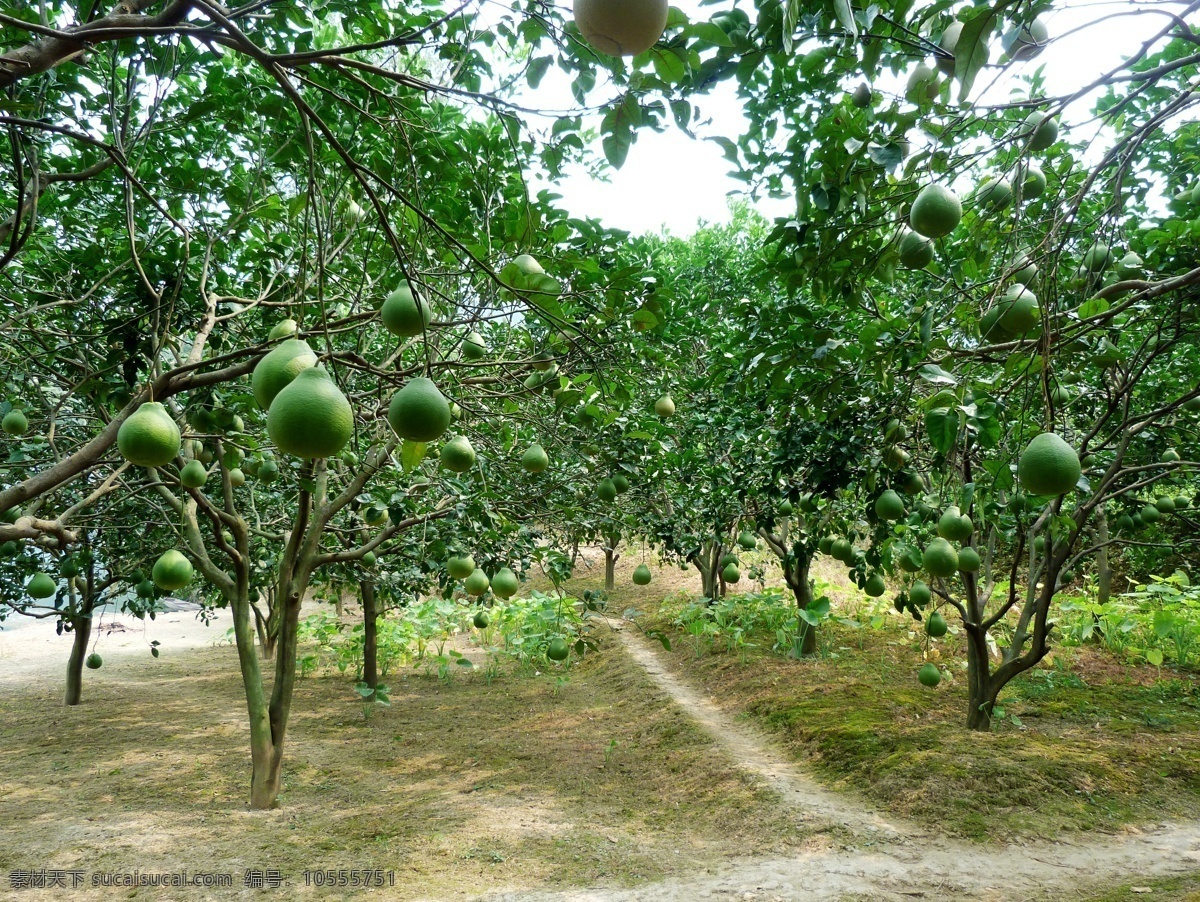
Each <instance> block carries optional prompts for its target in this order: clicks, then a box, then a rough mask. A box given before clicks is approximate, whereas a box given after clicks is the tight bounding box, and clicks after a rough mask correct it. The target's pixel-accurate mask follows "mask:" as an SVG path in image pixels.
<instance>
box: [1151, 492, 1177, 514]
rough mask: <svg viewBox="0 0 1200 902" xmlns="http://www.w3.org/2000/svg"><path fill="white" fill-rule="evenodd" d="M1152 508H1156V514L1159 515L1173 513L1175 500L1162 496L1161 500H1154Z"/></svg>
mask: <svg viewBox="0 0 1200 902" xmlns="http://www.w3.org/2000/svg"><path fill="white" fill-rule="evenodd" d="M1154 506H1155V507H1156V508H1158V512H1159V513H1160V514H1173V513H1175V499H1174V498H1169V497H1167V496H1165V495H1164V496H1163V497H1162V498H1158V499H1156V500H1155V502H1154Z"/></svg>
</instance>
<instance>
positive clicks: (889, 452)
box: [883, 445, 911, 470]
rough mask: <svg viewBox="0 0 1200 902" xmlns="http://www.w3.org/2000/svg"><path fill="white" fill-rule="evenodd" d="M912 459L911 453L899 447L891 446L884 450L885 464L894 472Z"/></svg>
mask: <svg viewBox="0 0 1200 902" xmlns="http://www.w3.org/2000/svg"><path fill="white" fill-rule="evenodd" d="M910 459H911V458H910V457H909V453H908V452H907V451H905V450H904V449H903V448H901V447H899V446H898V445H889V446H888V447H886V448H884V449H883V462H884V463H885V464H887V465H888V466H889V467H891V468H892V469H893V470H899V469H900V468H901V467H903V466H904V465H905V464H906V463H908V462H909V460H910Z"/></svg>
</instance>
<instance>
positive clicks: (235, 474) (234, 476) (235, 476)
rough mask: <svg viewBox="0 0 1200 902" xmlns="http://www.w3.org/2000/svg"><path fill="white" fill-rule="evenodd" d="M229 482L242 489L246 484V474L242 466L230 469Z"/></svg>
mask: <svg viewBox="0 0 1200 902" xmlns="http://www.w3.org/2000/svg"><path fill="white" fill-rule="evenodd" d="M229 484H230V485H231V486H232V487H233V488H235V489H240V488H241V487H242V486H244V485H245V484H246V474H245V473H244V472H242V469H241V467H234V468H233V469H232V470H230V471H229Z"/></svg>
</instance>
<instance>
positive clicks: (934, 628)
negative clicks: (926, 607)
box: [925, 611, 949, 639]
mask: <svg viewBox="0 0 1200 902" xmlns="http://www.w3.org/2000/svg"><path fill="white" fill-rule="evenodd" d="M948 629H949V627H948V625H947V624H946V618H945V617H943V616H942V615H941V612H939V611H934V612H933V613H932V614H930V615H929V619H928V620H926V621H925V633H926V634H927V635H928V636H930V637H931V638H933V639H940V638H942V636H944V635H946V631H947V630H948Z"/></svg>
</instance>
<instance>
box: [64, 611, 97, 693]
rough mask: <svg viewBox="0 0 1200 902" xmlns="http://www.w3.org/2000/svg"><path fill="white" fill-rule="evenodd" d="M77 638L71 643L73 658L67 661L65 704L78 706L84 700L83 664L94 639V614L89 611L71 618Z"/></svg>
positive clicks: (72, 627)
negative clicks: (89, 644) (89, 645)
mask: <svg viewBox="0 0 1200 902" xmlns="http://www.w3.org/2000/svg"><path fill="white" fill-rule="evenodd" d="M71 629H72V630H74V632H75V638H74V640H73V641H72V642H71V657H70V658H68V659H67V692H66V698H65V699H64V704H67V705H78V704H79V702H80V701H81V700H82V698H83V662H84V660H85V659H86V658H87V647H88V642H89V641H91V638H92V614H91V611H88V612H87V613H86V614H84V615H83V616H80V617H72V618H71Z"/></svg>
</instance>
